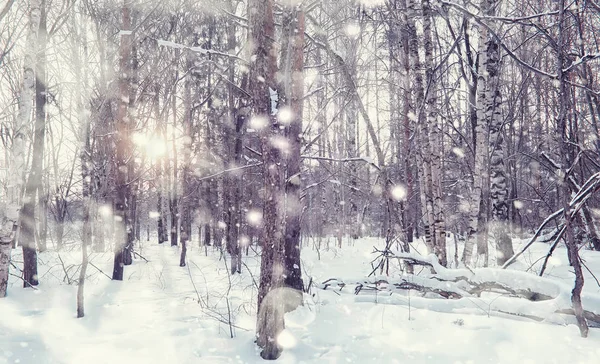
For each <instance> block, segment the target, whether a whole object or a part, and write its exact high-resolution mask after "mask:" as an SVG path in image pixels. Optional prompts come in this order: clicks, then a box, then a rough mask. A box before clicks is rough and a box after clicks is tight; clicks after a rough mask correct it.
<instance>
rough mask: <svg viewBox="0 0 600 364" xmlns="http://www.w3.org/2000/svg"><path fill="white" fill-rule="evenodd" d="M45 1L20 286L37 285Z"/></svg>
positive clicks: (21, 238)
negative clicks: (36, 217)
mask: <svg viewBox="0 0 600 364" xmlns="http://www.w3.org/2000/svg"><path fill="white" fill-rule="evenodd" d="M45 7H46V1H45V0H42V1H41V3H40V20H39V29H38V41H37V44H36V46H37V51H36V55H37V58H36V62H35V67H36V68H35V89H36V95H35V125H34V137H33V150H32V153H31V172H30V173H29V177H28V178H27V183H26V184H25V198H24V203H23V208H22V210H21V215H20V220H21V232H20V234H19V244H20V245H21V247H22V249H23V287H25V288H27V287H31V286H37V285H38V283H39V282H38V276H37V250H36V241H35V240H36V238H35V235H36V234H35V232H36V222H35V207H36V202H37V200H38V198H37V193H38V191H39V193H40V194H41V193H42V192H43V189H44V186H43V180H42V177H43V169H44V168H43V167H44V166H43V163H44V145H45V143H44V142H45V138H46V115H45V107H46V64H45V63H46V57H45V54H46V50H45V48H46V37H47V35H46V9H45Z"/></svg>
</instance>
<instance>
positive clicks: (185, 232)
mask: <svg viewBox="0 0 600 364" xmlns="http://www.w3.org/2000/svg"><path fill="white" fill-rule="evenodd" d="M192 62H193V61H192V60H190V59H188V60H187V62H186V63H187V66H186V69H188V70H191V69H192ZM191 77H192V76H191V74H190V72H188V73H187V74H186V75H185V81H184V85H183V109H184V111H183V112H184V114H183V143H182V144H183V161H182V164H183V170H182V173H181V189H182V194H183V196H182V197H181V204H180V211H181V216H180V220H181V222H180V225H179V229H180V234H179V242H180V243H181V254H180V256H179V266H180V267H185V264H186V263H185V259H186V254H187V243H188V241H190V240H191V228H190V227H189V226H191V223H192V222H191V213H190V210H191V201H192V193H193V191H192V188H191V181H190V179H191V173H190V163H191V154H192V80H191ZM173 153H175V150H173ZM188 225H189V226H188Z"/></svg>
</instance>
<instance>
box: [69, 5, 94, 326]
mask: <svg viewBox="0 0 600 364" xmlns="http://www.w3.org/2000/svg"><path fill="white" fill-rule="evenodd" d="M71 16H73V18H74V19H77V18H76V15H75V14H72V15H71ZM79 21H81V20H80V19H79ZM74 27H77V20H74ZM78 33H79V36H80V37H81V40H82V44H83V47H84V51H83V54H84V57H83V59H84V62H87V58H88V57H87V56H88V49H87V27H86V26H85V25H81V26H80V27H79V32H78ZM73 56H74V57H73V59H74V60H75V62H74V63H75V64H76V67H77V70H76V71H75V74H76V80H77V85H78V86H79V87H80V89H79V90H78V91H79V99H78V105H77V108H78V111H79V112H78V113H77V114H78V115H79V117H80V123H81V138H82V141H81V144H82V148H81V154H80V160H81V184H82V186H81V191H82V197H83V234H82V241H81V269H80V270H79V282H78V286H77V317H78V318H80V317H84V316H85V306H84V287H85V275H86V272H87V267H88V263H89V257H88V247H89V246H91V245H92V221H91V218H90V216H91V209H92V195H93V193H94V185H93V183H92V181H93V180H94V178H93V177H94V176H93V165H92V147H91V144H90V119H89V117H88V116H87V112H86V111H87V110H86V107H85V104H84V102H87V100H85V101H84V100H83V97H82V94H83V93H84V91H85V90H86V89H87V78H88V74H87V66H86V65H85V63H84V62H82V61H81V59H79V57H78V52H77V49H76V45H74V46H73ZM81 69H83V70H84V73H83V76H82V74H81V71H80V70H81Z"/></svg>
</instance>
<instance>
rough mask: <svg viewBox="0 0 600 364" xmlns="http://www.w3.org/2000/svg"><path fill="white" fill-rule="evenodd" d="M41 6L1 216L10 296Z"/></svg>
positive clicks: (3, 272) (3, 268)
mask: <svg viewBox="0 0 600 364" xmlns="http://www.w3.org/2000/svg"><path fill="white" fill-rule="evenodd" d="M40 7H41V1H40V0H30V7H29V25H28V27H29V29H28V33H27V46H26V49H25V58H24V60H23V89H22V90H21V95H20V96H19V113H18V115H17V118H16V123H15V130H14V132H13V140H12V146H11V157H12V166H11V173H10V180H9V181H8V194H7V196H8V204H7V205H6V206H3V208H2V212H1V216H0V223H1V224H2V225H0V298H1V297H5V296H6V290H7V287H8V276H9V275H8V271H9V261H10V251H11V248H12V244H13V242H14V239H15V235H16V232H17V228H18V220H19V210H20V209H21V191H22V187H23V173H24V171H25V167H26V162H25V136H26V129H27V125H28V123H29V121H30V117H31V111H32V105H33V99H34V95H35V87H36V81H35V67H36V61H35V60H36V51H37V38H38V30H39V28H40V18H41V9H40ZM34 249H35V248H34ZM31 278H33V277H31Z"/></svg>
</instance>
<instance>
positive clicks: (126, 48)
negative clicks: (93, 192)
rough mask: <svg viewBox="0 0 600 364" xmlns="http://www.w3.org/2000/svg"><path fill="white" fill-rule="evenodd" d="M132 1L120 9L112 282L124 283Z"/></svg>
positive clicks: (126, 0) (128, 1)
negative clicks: (120, 27)
mask: <svg viewBox="0 0 600 364" xmlns="http://www.w3.org/2000/svg"><path fill="white" fill-rule="evenodd" d="M130 1H131V0H123V7H122V9H121V17H122V29H121V32H120V36H121V42H120V47H119V53H120V54H119V58H120V59H119V76H120V77H119V99H118V100H117V103H118V109H117V120H116V129H117V136H116V137H117V142H116V144H117V151H116V167H117V168H116V174H117V180H116V188H117V193H116V199H115V203H114V206H115V209H114V215H115V258H114V264H113V273H112V279H113V280H118V281H122V280H123V266H124V264H125V249H126V246H127V243H128V241H127V240H128V234H127V231H128V228H129V224H130V222H129V214H128V203H129V186H128V183H129V168H128V166H127V161H128V159H129V157H130V153H131V146H130V142H129V127H130V121H129V115H128V106H129V97H130V90H129V88H130V77H131V75H130V72H131V69H130V62H131V42H132V40H131V38H132V36H131V30H130V29H131V18H130V7H129V5H130Z"/></svg>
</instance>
